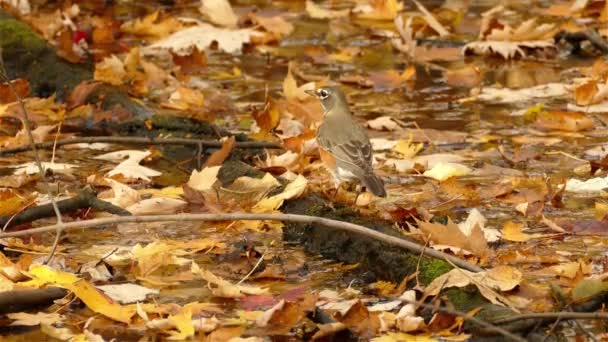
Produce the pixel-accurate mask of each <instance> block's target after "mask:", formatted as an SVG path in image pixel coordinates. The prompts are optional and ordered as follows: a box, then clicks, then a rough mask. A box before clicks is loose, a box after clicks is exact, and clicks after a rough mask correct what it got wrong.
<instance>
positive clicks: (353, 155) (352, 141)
mask: <svg viewBox="0 0 608 342" xmlns="http://www.w3.org/2000/svg"><path fill="white" fill-rule="evenodd" d="M340 133H341V134H336V133H335V132H334V135H333V136H332V135H327V134H323V135H322V136H323V137H325V138H320V139H319V144H320V145H321V146H322V147H323V148H325V149H327V150H329V151H330V152H331V153H332V154H333V156H334V157H335V158H336V159H337V160H338V161H340V162H342V163H345V164H349V165H351V166H354V167H356V168H357V169H360V170H361V171H363V172H365V173H367V172H369V171H371V170H372V167H371V166H372V146H371V144H370V142H369V138H368V137H367V134H366V133H365V131H364V130H363V129H362V128H361V127H358V126H354V127H353V128H352V129H351V130H348V131H346V132H344V131H342V132H340ZM353 171H354V170H353Z"/></svg>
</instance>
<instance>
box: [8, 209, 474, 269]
mask: <svg viewBox="0 0 608 342" xmlns="http://www.w3.org/2000/svg"><path fill="white" fill-rule="evenodd" d="M250 220H270V221H285V222H297V223H305V224H317V225H320V226H324V227H329V228H334V229H338V230H343V231H347V232H351V233H355V234H359V235H363V236H366V237H369V238H372V239H374V240H377V241H381V242H384V243H386V244H389V245H391V246H396V247H400V248H403V249H406V250H409V251H411V252H414V253H421V254H424V255H426V256H429V257H433V258H437V259H443V260H449V261H450V262H452V263H454V265H456V266H458V267H460V268H463V269H465V270H468V271H471V272H481V271H483V269H482V268H481V267H479V266H476V265H473V264H471V263H469V262H467V261H464V260H462V259H459V258H457V257H455V256H453V255H449V254H446V253H443V252H440V251H437V250H434V249H430V248H424V247H423V246H421V245H419V244H417V243H415V242H411V241H408V240H405V239H401V238H398V237H394V236H390V235H386V234H383V233H380V232H378V231H375V230H373V229H369V228H367V227H364V226H361V225H358V224H354V223H350V222H342V221H337V220H332V219H327V218H323V217H316V216H306V215H295V214H247V213H231V214H174V215H149V216H121V217H109V218H99V219H93V220H85V221H77V222H68V223H63V224H55V225H50V226H44V227H39V228H32V229H26V230H21V231H18V232H8V233H1V234H0V239H1V238H7V237H16V236H25V235H30V234H36V233H46V232H51V231H57V230H62V231H63V230H69V229H87V228H93V227H100V226H105V225H111V224H117V223H142V222H169V221H178V222H179V221H181V222H187V221H250Z"/></svg>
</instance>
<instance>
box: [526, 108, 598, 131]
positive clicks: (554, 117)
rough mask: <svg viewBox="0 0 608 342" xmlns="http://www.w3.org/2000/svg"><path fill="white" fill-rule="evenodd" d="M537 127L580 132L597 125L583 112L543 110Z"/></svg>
mask: <svg viewBox="0 0 608 342" xmlns="http://www.w3.org/2000/svg"><path fill="white" fill-rule="evenodd" d="M534 124H535V126H536V127H538V128H540V129H543V130H561V131H568V132H579V131H584V130H590V129H593V128H594V127H595V124H594V123H593V120H591V119H590V118H589V117H587V116H586V115H585V114H584V113H581V112H567V111H558V110H555V111H542V112H540V113H539V114H538V116H537V118H536V122H535V123H534Z"/></svg>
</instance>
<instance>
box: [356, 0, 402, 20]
mask: <svg viewBox="0 0 608 342" xmlns="http://www.w3.org/2000/svg"><path fill="white" fill-rule="evenodd" d="M401 10H403V3H402V2H400V1H397V0H369V4H365V5H358V6H357V7H355V8H354V9H353V12H355V13H356V15H357V18H361V19H371V20H393V19H395V17H397V14H398V13H399V12H400V11H401Z"/></svg>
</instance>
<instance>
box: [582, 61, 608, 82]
mask: <svg viewBox="0 0 608 342" xmlns="http://www.w3.org/2000/svg"><path fill="white" fill-rule="evenodd" d="M580 72H581V74H582V75H584V76H587V77H597V78H599V79H606V76H607V75H608V63H607V62H606V60H605V59H604V58H598V59H596V60H595V62H594V63H593V65H591V66H590V67H581V68H580Z"/></svg>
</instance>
